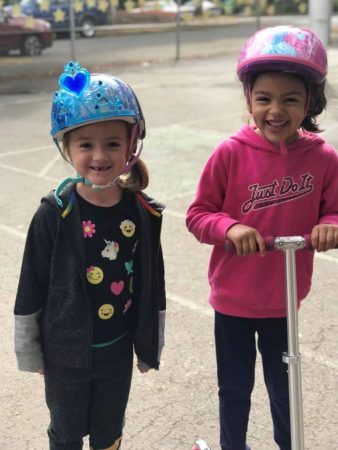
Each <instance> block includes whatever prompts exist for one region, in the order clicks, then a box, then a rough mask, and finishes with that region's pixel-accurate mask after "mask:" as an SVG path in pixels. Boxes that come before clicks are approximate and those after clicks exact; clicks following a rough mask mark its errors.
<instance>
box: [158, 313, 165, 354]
mask: <svg viewBox="0 0 338 450" xmlns="http://www.w3.org/2000/svg"><path fill="white" fill-rule="evenodd" d="M158 321H159V327H158V355H157V359H158V362H160V361H161V354H162V350H163V347H164V329H165V311H159V312H158Z"/></svg>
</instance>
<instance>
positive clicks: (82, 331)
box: [14, 185, 166, 372]
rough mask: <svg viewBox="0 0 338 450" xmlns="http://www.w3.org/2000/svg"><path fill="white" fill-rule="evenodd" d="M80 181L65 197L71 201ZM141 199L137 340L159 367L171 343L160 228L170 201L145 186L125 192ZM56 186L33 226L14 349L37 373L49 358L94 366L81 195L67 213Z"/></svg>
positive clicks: (139, 351)
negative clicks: (154, 197) (166, 338)
mask: <svg viewBox="0 0 338 450" xmlns="http://www.w3.org/2000/svg"><path fill="white" fill-rule="evenodd" d="M72 193H74V185H68V186H67V187H66V188H65V189H64V190H63V191H62V193H61V195H60V198H61V200H62V202H63V204H64V205H68V203H69V200H70V197H71V195H72ZM125 195H130V196H131V198H132V201H134V202H135V209H136V211H137V213H138V216H139V222H140V227H141V239H140V242H139V245H138V247H137V251H136V254H135V259H136V261H137V264H138V267H139V269H140V270H138V273H137V274H136V275H135V295H136V296H137V301H136V304H137V305H138V306H137V308H136V312H135V316H134V327H133V340H134V348H135V353H136V355H137V357H138V358H139V359H140V360H141V361H142V362H144V363H145V364H147V365H148V366H149V367H151V368H155V369H158V368H159V360H160V354H161V350H162V347H163V344H164V337H163V335H164V318H165V308H166V299H165V285H164V264H163V256H162V248H161V243H160V233H161V224H162V215H161V213H162V211H163V206H162V205H160V204H158V203H156V202H155V201H154V200H152V199H150V198H149V197H148V196H146V195H145V194H144V193H137V194H135V193H132V192H129V191H127V192H125ZM61 212H62V211H61V210H60V208H59V206H58V205H57V203H56V201H55V198H54V194H53V192H51V193H50V194H48V195H47V196H46V197H44V198H43V199H42V201H41V204H40V207H39V208H38V210H37V212H36V213H35V215H34V217H33V219H32V222H31V224H30V227H29V231H28V236H27V241H26V246H25V251H24V256H23V262H22V268H21V275H20V280H19V286H18V292H17V297H16V303H15V309H14V314H15V352H16V355H17V361H18V368H19V369H20V370H25V371H32V372H35V371H37V370H38V369H41V368H43V365H44V362H52V363H56V364H62V365H65V366H68V367H74V368H90V367H91V357H92V347H91V345H92V316H91V305H90V301H89V297H88V294H87V292H86V284H85V273H86V272H85V248H84V244H83V241H82V240H81V239H80V236H81V233H79V229H80V230H81V229H82V223H81V218H80V211H79V206H78V204H77V202H76V201H75V203H74V205H73V208H72V210H71V212H70V213H69V214H68V215H67V216H66V217H65V218H62V217H61Z"/></svg>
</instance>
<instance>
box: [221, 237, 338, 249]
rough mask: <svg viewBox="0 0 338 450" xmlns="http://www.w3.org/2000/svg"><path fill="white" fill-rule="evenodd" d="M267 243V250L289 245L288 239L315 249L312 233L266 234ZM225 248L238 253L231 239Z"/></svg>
mask: <svg viewBox="0 0 338 450" xmlns="http://www.w3.org/2000/svg"><path fill="white" fill-rule="evenodd" d="M263 240H264V243H265V251H274V250H280V249H282V246H287V245H288V241H289V242H290V243H291V242H292V244H294V243H296V244H297V246H299V248H300V249H301V248H303V249H306V250H310V251H314V250H315V249H314V248H313V246H312V242H311V235H310V234H306V235H304V236H290V237H283V238H278V237H277V238H275V237H273V236H265V237H264V238H263ZM224 248H225V251H226V253H229V254H234V253H236V246H235V244H233V242H231V241H230V240H229V239H226V241H225V244H224ZM334 248H335V249H337V248H338V245H337V246H336V247H334ZM258 251H259V248H258V245H257V252H258Z"/></svg>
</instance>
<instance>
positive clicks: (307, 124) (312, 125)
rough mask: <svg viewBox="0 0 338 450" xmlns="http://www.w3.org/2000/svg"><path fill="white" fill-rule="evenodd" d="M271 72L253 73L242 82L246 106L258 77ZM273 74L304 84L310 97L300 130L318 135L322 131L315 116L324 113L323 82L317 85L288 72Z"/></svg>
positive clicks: (325, 102) (325, 101)
mask: <svg viewBox="0 0 338 450" xmlns="http://www.w3.org/2000/svg"><path fill="white" fill-rule="evenodd" d="M271 72H273V71H270V70H266V71H264V72H259V73H255V74H253V75H251V76H250V77H248V78H247V79H246V80H244V82H243V90H244V94H245V97H246V99H247V103H248V104H249V100H250V93H251V92H252V89H253V87H254V85H255V83H256V80H257V78H258V77H259V75H262V74H263V73H271ZM275 73H282V74H285V75H289V76H292V77H294V78H296V79H297V80H299V81H300V82H301V83H303V84H304V86H305V89H306V92H307V95H308V96H309V97H310V102H309V105H308V111H307V115H306V116H305V118H304V120H303V122H302V123H301V128H302V129H303V130H306V131H312V132H314V133H320V132H321V131H323V130H320V129H319V126H318V123H317V116H319V114H321V113H322V112H323V111H324V109H325V108H326V104H327V100H326V96H325V80H324V81H323V82H322V83H321V84H318V83H314V82H313V81H308V80H307V79H306V78H304V77H303V76H301V75H299V74H298V73H294V72H288V71H276V72H275Z"/></svg>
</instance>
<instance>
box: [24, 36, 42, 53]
mask: <svg viewBox="0 0 338 450" xmlns="http://www.w3.org/2000/svg"><path fill="white" fill-rule="evenodd" d="M20 50H21V54H22V55H24V56H37V55H41V53H42V43H41V41H40V39H39V38H38V36H35V35H32V36H26V37H25V38H24V39H23V41H22V44H21V48H20Z"/></svg>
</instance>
